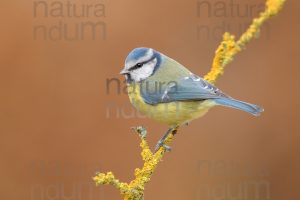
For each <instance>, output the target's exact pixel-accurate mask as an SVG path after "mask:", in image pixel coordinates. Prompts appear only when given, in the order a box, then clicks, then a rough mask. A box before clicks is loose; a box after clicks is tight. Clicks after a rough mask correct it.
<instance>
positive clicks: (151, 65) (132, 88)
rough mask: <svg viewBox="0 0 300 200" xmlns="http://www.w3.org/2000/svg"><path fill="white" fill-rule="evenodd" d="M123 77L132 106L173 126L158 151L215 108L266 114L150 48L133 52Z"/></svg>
mask: <svg viewBox="0 0 300 200" xmlns="http://www.w3.org/2000/svg"><path fill="white" fill-rule="evenodd" d="M120 74H122V75H124V76H125V78H126V82H127V91H128V96H129V99H130V102H131V103H132V105H133V106H134V107H135V108H136V109H137V110H139V111H140V112H141V113H143V114H144V115H146V116H148V117H150V118H152V119H155V120H157V121H159V122H162V123H164V124H167V125H168V126H169V127H170V128H169V130H168V131H167V132H166V134H165V135H164V136H163V138H162V139H161V140H160V141H159V142H158V145H157V147H156V148H159V147H160V146H162V145H163V143H164V140H165V139H166V138H167V137H168V135H169V134H170V133H175V132H176V130H177V128H178V127H179V126H180V125H182V124H186V123H188V122H190V121H192V120H194V119H196V118H199V117H201V116H203V115H204V114H205V113H206V112H207V111H208V110H209V109H210V108H212V107H214V106H216V105H221V106H226V107H230V108H235V109H239V110H242V111H246V112H248V113H250V114H253V115H255V116H258V115H259V114H260V113H261V112H262V111H263V109H262V108H261V107H259V106H256V105H254V104H250V103H246V102H242V101H239V100H236V99H234V98H232V97H230V96H228V95H227V94H225V93H224V92H222V91H221V90H219V89H218V88H217V87H215V86H214V85H212V84H210V83H209V82H207V81H205V80H204V79H202V78H201V77H199V76H197V75H195V74H193V73H192V72H191V71H189V70H188V69H187V68H186V67H184V66H183V65H181V64H180V63H178V62H177V61H175V60H173V59H172V58H170V57H168V56H166V55H164V54H162V53H160V52H158V51H155V50H154V49H151V48H144V47H142V48H136V49H134V50H132V51H131V52H130V53H129V54H128V56H127V58H126V60H125V67H124V68H123V69H122V71H121V72H120Z"/></svg>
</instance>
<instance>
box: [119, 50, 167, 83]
mask: <svg viewBox="0 0 300 200" xmlns="http://www.w3.org/2000/svg"><path fill="white" fill-rule="evenodd" d="M161 60H162V55H161V54H160V53H159V52H157V51H155V50H153V49H151V48H145V47H141V48H136V49H133V50H132V51H131V52H130V53H129V54H128V56H127V58H126V60H125V67H124V68H123V69H122V71H121V72H120V74H122V75H124V76H125V77H126V80H127V82H140V81H143V80H145V79H147V78H148V77H150V76H152V75H153V74H154V73H155V71H156V70H157V69H158V68H159V67H160V64H161Z"/></svg>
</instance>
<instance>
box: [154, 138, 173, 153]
mask: <svg viewBox="0 0 300 200" xmlns="http://www.w3.org/2000/svg"><path fill="white" fill-rule="evenodd" d="M160 147H163V148H164V149H165V150H166V151H167V152H170V151H171V150H172V148H171V147H170V146H168V145H166V144H164V141H163V140H159V141H158V143H157V145H156V146H155V152H157V151H158V150H159V149H160Z"/></svg>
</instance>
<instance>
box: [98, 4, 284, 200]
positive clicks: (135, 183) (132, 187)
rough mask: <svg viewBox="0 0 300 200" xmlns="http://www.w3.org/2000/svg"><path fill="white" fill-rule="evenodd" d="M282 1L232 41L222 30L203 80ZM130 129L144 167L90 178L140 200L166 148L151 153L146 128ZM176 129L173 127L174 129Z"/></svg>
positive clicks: (211, 77)
mask: <svg viewBox="0 0 300 200" xmlns="http://www.w3.org/2000/svg"><path fill="white" fill-rule="evenodd" d="M284 2H285V0H266V9H265V11H263V12H262V13H260V15H259V17H257V18H255V19H253V21H252V24H251V25H250V26H249V28H248V29H247V30H246V32H245V33H243V34H242V35H241V36H240V38H239V39H238V40H237V41H236V40H235V36H234V35H232V34H230V33H228V32H226V33H224V35H223V41H222V42H221V44H220V45H219V47H218V48H217V50H216V52H215V57H214V59H213V63H212V67H211V70H210V72H209V73H208V74H207V75H206V76H205V77H204V79H205V80H207V81H209V82H211V83H215V82H216V80H217V79H218V77H219V76H220V75H222V74H223V73H224V68H225V66H226V65H228V64H229V63H230V62H232V61H233V58H234V56H235V55H236V54H237V53H239V52H240V51H242V50H243V49H244V48H245V46H246V45H247V44H248V42H250V40H252V39H253V38H256V37H258V36H259V33H260V28H261V26H262V25H263V23H264V22H265V21H266V20H268V19H269V18H270V17H272V16H274V15H276V14H277V13H278V12H279V11H280V10H281V8H282V6H283V4H284ZM134 130H135V131H136V132H137V133H138V134H139V136H140V138H141V143H140V146H141V148H142V153H141V156H142V158H143V160H144V166H143V167H142V168H141V169H140V168H136V169H135V172H134V175H135V179H134V180H132V181H131V182H130V183H129V184H128V183H123V182H120V181H119V180H118V179H116V178H115V176H114V174H113V173H112V172H108V173H106V174H105V173H98V174H96V176H95V177H94V178H93V180H94V181H95V183H96V185H97V186H98V185H113V186H115V187H116V188H117V189H118V190H120V193H121V194H122V195H124V199H125V200H143V199H144V190H145V185H146V184H147V183H148V182H149V181H150V178H151V176H152V174H153V172H154V171H155V169H156V167H157V165H158V164H159V162H160V161H161V160H162V158H163V156H164V154H165V153H166V151H167V149H166V148H165V147H164V146H162V147H161V148H160V149H159V150H158V151H157V152H156V153H152V151H151V150H150V148H149V145H148V143H147V141H146V135H147V131H146V129H144V128H143V127H136V128H134ZM175 131H176V130H175ZM172 139H173V134H170V135H169V137H168V138H167V139H166V141H165V144H169V143H170V142H171V141H172Z"/></svg>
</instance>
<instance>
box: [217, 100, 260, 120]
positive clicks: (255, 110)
mask: <svg viewBox="0 0 300 200" xmlns="http://www.w3.org/2000/svg"><path fill="white" fill-rule="evenodd" d="M214 101H215V102H216V104H218V105H221V106H226V107H230V108H235V109H239V110H243V111H246V112H248V113H251V114H252V115H255V116H258V115H260V113H261V112H263V111H264V109H263V108H261V107H259V106H257V105H254V104H250V103H246V102H242V101H238V100H235V99H231V98H219V99H214Z"/></svg>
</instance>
